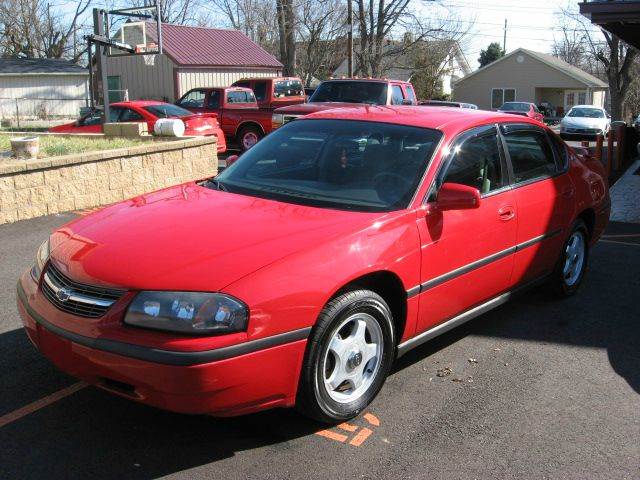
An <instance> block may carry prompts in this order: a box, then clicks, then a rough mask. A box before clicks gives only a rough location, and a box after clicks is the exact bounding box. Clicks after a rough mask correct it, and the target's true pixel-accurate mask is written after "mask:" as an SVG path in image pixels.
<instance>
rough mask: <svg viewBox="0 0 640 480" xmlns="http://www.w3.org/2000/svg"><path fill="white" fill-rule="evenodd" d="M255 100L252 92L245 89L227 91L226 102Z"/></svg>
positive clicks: (234, 102)
mask: <svg viewBox="0 0 640 480" xmlns="http://www.w3.org/2000/svg"><path fill="white" fill-rule="evenodd" d="M255 101H256V97H255V96H254V95H253V93H251V92H248V91H246V90H242V91H233V90H232V91H230V92H227V103H228V104H238V103H253V102H255Z"/></svg>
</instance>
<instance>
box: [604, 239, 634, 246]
mask: <svg viewBox="0 0 640 480" xmlns="http://www.w3.org/2000/svg"><path fill="white" fill-rule="evenodd" d="M600 241H601V242H603V243H615V244H618V245H631V246H633V247H640V243H631V242H619V241H617V240H600Z"/></svg>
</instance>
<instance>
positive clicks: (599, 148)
mask: <svg viewBox="0 0 640 480" xmlns="http://www.w3.org/2000/svg"><path fill="white" fill-rule="evenodd" d="M603 144H604V135H602V134H601V135H598V136H596V159H597V160H598V161H599V162H602V145H603Z"/></svg>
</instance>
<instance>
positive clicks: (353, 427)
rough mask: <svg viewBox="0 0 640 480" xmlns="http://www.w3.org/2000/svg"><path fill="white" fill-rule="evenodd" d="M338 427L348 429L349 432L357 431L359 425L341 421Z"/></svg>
mask: <svg viewBox="0 0 640 480" xmlns="http://www.w3.org/2000/svg"><path fill="white" fill-rule="evenodd" d="M338 428H341V429H342V430H346V431H347V432H355V431H356V430H357V429H358V427H356V426H355V425H351V424H349V423H341V424H340V425H338Z"/></svg>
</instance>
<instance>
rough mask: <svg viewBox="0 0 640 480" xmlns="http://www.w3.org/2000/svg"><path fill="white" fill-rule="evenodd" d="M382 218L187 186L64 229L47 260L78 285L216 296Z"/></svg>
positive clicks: (118, 206) (116, 207)
mask: <svg viewBox="0 0 640 480" xmlns="http://www.w3.org/2000/svg"><path fill="white" fill-rule="evenodd" d="M383 215H384V214H381V213H360V212H348V211H340V210H329V209H322V208H314V207H308V206H302V205H294V204H288V203H282V202H276V201H273V200H266V199H261V198H255V197H249V196H244V195H239V194H233V193H226V192H220V191H215V190H211V189H208V188H205V187H201V186H198V185H196V184H195V183H190V184H185V185H180V186H176V187H171V188H168V189H165V190H161V191H159V192H155V193H151V194H148V195H143V196H139V197H136V198H133V199H131V200H128V201H125V202H121V203H118V204H115V205H113V206H110V207H107V208H104V209H102V210H100V211H98V212H96V213H94V214H91V215H89V216H86V217H82V218H80V219H77V220H75V221H73V222H71V223H69V224H67V225H66V226H64V227H62V228H60V229H59V230H57V231H56V232H54V234H53V235H52V238H51V249H52V253H51V259H52V262H54V263H55V264H56V266H58V267H59V268H60V269H61V270H62V272H63V273H65V274H66V275H68V276H69V277H70V278H72V279H73V280H75V281H78V282H81V283H88V284H93V285H105V286H116V287H125V288H130V289H148V290H195V291H217V290H221V289H222V288H224V287H225V286H227V285H229V284H230V283H233V282H234V281H236V280H238V279H240V278H242V277H244V276H246V275H248V274H250V273H252V272H254V271H256V270H258V269H260V268H262V267H264V266H266V265H269V264H271V263H273V262H276V261H278V260H279V259H282V258H283V257H286V256H288V255H290V254H293V253H295V252H297V251H299V250H302V249H305V248H311V247H314V246H316V245H318V244H320V243H322V242H324V241H329V240H330V239H332V238H335V237H336V236H340V235H348V234H349V233H353V232H356V231H358V229H359V228H362V227H365V226H366V225H368V224H370V223H371V222H372V221H375V219H376V218H379V217H381V216H383Z"/></svg>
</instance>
